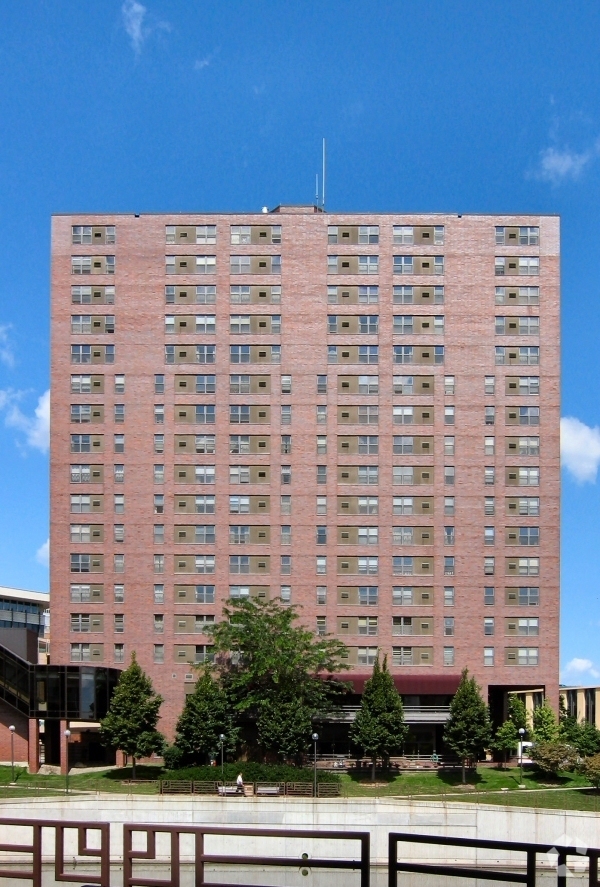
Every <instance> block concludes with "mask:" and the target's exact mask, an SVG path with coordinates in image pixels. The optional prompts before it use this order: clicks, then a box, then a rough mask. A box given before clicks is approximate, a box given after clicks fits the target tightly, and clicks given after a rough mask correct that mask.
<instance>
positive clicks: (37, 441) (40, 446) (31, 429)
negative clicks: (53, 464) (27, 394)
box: [0, 391, 50, 453]
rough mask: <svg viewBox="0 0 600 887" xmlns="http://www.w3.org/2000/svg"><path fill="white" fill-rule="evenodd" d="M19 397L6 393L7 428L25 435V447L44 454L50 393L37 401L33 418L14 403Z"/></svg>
mask: <svg viewBox="0 0 600 887" xmlns="http://www.w3.org/2000/svg"><path fill="white" fill-rule="evenodd" d="M4 393H5V394H7V392H4ZM19 397H20V395H19V394H18V393H16V394H15V393H11V392H8V397H7V399H6V402H5V405H6V406H8V413H7V416H6V424H7V425H8V426H9V428H16V429H17V430H18V431H21V432H22V433H23V434H24V435H25V440H26V444H27V446H29V447H31V448H32V449H35V450H40V451H41V452H42V453H46V452H47V451H48V447H49V445H50V391H45V392H44V393H43V394H42V395H41V397H40V398H39V399H38V402H37V406H36V408H35V411H34V415H33V416H27V415H25V413H23V411H22V410H21V408H20V407H19V405H18V403H16V402H15V401H17V400H18V399H19ZM1 405H2V404H1V403H0V406H1Z"/></svg>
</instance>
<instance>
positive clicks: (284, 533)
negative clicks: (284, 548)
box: [281, 524, 292, 545]
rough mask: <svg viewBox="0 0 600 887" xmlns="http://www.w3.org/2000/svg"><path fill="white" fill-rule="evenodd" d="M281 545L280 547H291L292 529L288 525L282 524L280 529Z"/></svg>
mask: <svg viewBox="0 0 600 887" xmlns="http://www.w3.org/2000/svg"><path fill="white" fill-rule="evenodd" d="M281 544H282V545H291V544H292V528H291V526H290V525H289V524H284V525H283V526H282V527H281Z"/></svg>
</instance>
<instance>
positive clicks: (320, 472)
mask: <svg viewBox="0 0 600 887" xmlns="http://www.w3.org/2000/svg"><path fill="white" fill-rule="evenodd" d="M317 483H318V484H326V483H327V466H326V465H317Z"/></svg>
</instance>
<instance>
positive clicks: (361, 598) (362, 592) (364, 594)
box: [358, 585, 379, 634]
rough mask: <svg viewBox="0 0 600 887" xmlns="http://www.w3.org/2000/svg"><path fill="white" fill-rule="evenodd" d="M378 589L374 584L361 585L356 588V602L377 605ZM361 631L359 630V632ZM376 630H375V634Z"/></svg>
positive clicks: (370, 605)
mask: <svg viewBox="0 0 600 887" xmlns="http://www.w3.org/2000/svg"><path fill="white" fill-rule="evenodd" d="M378 600H379V589H378V587H377V586H376V585H361V586H360V587H359V589H358V602H359V604H360V605H361V606H366V607H372V606H373V607H374V606H377V603H378ZM359 633H361V632H359ZM376 633H377V632H375V634H376Z"/></svg>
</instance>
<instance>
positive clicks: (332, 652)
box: [210, 599, 347, 758]
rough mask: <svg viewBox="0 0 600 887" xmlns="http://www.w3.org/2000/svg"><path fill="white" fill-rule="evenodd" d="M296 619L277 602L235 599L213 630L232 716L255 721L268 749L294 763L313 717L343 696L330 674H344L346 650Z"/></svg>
mask: <svg viewBox="0 0 600 887" xmlns="http://www.w3.org/2000/svg"><path fill="white" fill-rule="evenodd" d="M297 620H298V614H297V612H296V609H295V608H294V607H293V606H290V605H285V604H282V603H281V602H279V601H265V602H263V601H260V600H253V599H250V600H241V601H232V602H231V603H230V604H228V605H227V606H225V607H224V608H223V619H222V621H221V622H218V623H217V624H216V625H215V626H214V627H212V628H211V630H210V633H211V634H212V638H213V644H214V653H215V660H214V664H213V670H214V672H215V674H216V675H217V677H218V679H219V682H220V685H221V687H222V688H223V690H224V691H225V693H226V694H227V697H228V698H229V700H230V701H231V705H232V706H233V709H234V711H235V712H237V713H239V714H241V715H243V716H245V717H247V718H250V719H252V720H254V721H255V723H256V726H257V730H258V740H259V742H260V743H261V745H262V746H263V748H265V749H268V750H273V751H275V752H276V753H277V754H278V755H279V756H280V757H289V758H291V757H298V756H300V755H301V754H302V753H303V752H304V751H305V750H306V748H307V747H308V745H309V743H310V737H311V719H312V718H313V717H314V716H315V715H319V714H324V713H326V712H328V711H330V710H331V708H332V706H333V705H334V703H335V699H336V697H338V696H339V695H340V694H341V693H342V692H343V691H344V690H345V686H344V684H342V683H341V682H339V681H337V680H334V679H333V678H332V675H333V674H334V673H337V672H340V671H342V670H344V669H345V668H347V666H346V665H345V664H344V661H343V659H342V654H343V653H344V652H345V650H346V647H345V646H344V644H342V643H341V642H340V641H337V640H334V639H331V638H326V637H315V635H314V634H313V633H312V632H311V631H309V630H308V629H306V628H304V627H303V626H301V625H298V624H297Z"/></svg>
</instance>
